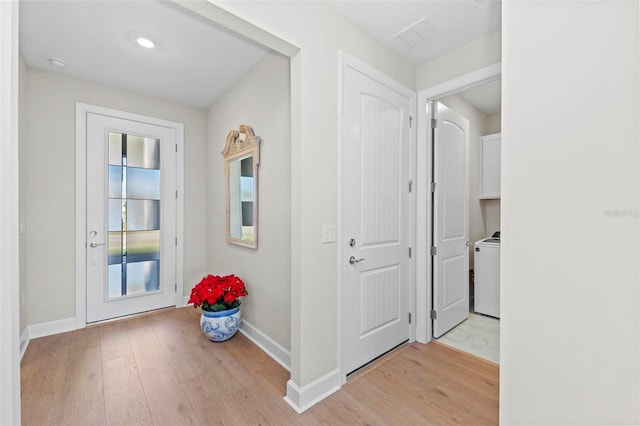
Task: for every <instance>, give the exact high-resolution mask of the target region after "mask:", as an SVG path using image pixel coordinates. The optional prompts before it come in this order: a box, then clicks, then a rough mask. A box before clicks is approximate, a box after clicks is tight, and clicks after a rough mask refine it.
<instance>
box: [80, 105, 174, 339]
mask: <svg viewBox="0 0 640 426" xmlns="http://www.w3.org/2000/svg"><path fill="white" fill-rule="evenodd" d="M90 112H91V113H95V114H101V115H107V116H112V117H117V118H122V119H125V120H133V121H141V122H146V123H150V124H155V125H158V126H164V127H169V128H173V129H175V132H176V144H177V147H178V152H177V165H176V173H177V175H176V185H177V188H178V200H177V211H176V228H177V237H178V240H177V247H176V248H177V250H176V284H177V291H176V293H175V298H176V299H175V304H176V306H182V305H183V304H184V302H183V300H184V297H183V253H184V250H183V249H184V196H183V194H184V125H183V124H182V123H177V122H173V121H168V120H162V119H158V118H153V117H147V116H143V115H140V114H133V113H129V112H124V111H118V110H114V109H110V108H104V107H100V106H95V105H89V104H84V103H79V102H78V103H76V257H75V259H76V260H75V261H76V265H75V266H76V316H75V322H76V328H84V327H85V326H86V325H87V320H86V318H87V287H86V278H87V268H86V247H85V244H86V241H85V235H86V233H87V220H86V201H87V197H86V193H87V164H86V163H87V160H86V159H87V113H90Z"/></svg>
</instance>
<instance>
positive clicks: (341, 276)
mask: <svg viewBox="0 0 640 426" xmlns="http://www.w3.org/2000/svg"><path fill="white" fill-rule="evenodd" d="M338 64H339V68H340V69H339V72H338V99H339V101H338V224H339V225H338V241H346V238H347V235H345V229H344V228H345V227H344V226H343V225H344V203H343V197H344V192H343V185H342V179H343V178H344V173H343V169H344V167H345V165H344V162H343V161H344V160H343V155H342V146H343V140H344V138H343V127H344V123H343V115H344V74H345V70H346V69H347V68H351V69H353V70H355V71H357V72H359V73H361V74H364V75H366V76H368V77H369V78H371V79H373V80H376V81H377V82H379V83H381V84H383V85H384V86H386V87H388V88H390V89H392V90H394V91H396V92H398V93H399V94H401V95H402V96H406V97H407V98H409V99H410V101H409V111H410V114H411V115H412V116H413V117H415V115H416V92H415V91H414V90H412V89H410V88H408V87H406V86H404V85H402V84H401V83H399V82H397V81H395V80H393V79H392V78H391V77H389V76H387V75H386V74H384V73H382V72H380V71H378V70H377V69H375V68H373V67H372V66H371V65H369V64H367V63H365V62H363V61H361V60H359V59H356V58H354V57H353V56H351V55H349V54H348V53H346V52H344V51H342V50H340V51H339V61H338ZM415 121H417V120H415ZM415 121H414V122H415ZM409 134H410V145H411V146H410V158H409V162H410V167H411V168H410V171H409V178H410V179H411V180H413V182H414V183H416V181H417V176H416V167H417V163H416V157H415V154H416V144H417V143H416V141H417V132H416V131H415V130H414V129H413V128H411V129H410V131H409ZM415 186H416V185H414V188H415ZM416 192H417V190H415V189H414V191H413V192H412V193H411V194H409V210H410V213H409V230H408V233H409V238H408V241H407V243H408V244H409V246H410V247H413V248H416V249H417V247H416V240H415V237H414V236H415V234H416V216H415V212H416V201H417V197H416V196H415V195H414V194H415V193H416ZM337 251H338V258H337V260H336V262H337V265H338V305H337V314H338V318H337V324H338V330H337V334H338V342H337V352H338V371H339V377H340V385H343V384H345V383H346V381H347V373H349V372H348V371H344V358H345V353H344V352H345V350H346V349H345V348H346V347H347V345H346V343H345V341H344V339H345V334H346V333H344V329H345V327H346V323H345V322H346V321H347V320H348V315H347V313H346V312H343V310H345V309H348V307H347V306H346V305H344V304H343V303H342V301H343V300H345V299H346V295H345V293H346V286H344V285H342V283H344V282H345V280H346V269H345V264H346V263H345V262H344V261H343V259H344V256H345V247H344V244H338V250H337ZM417 253H418V252H417V250H416V253H415V254H414V255H412V257H411V259H409V266H408V267H409V289H408V291H409V295H408V296H409V307H408V309H409V312H412V313H413V312H416V309H417V308H416V302H415V295H416V273H415V268H416V264H417V263H416V259H417V258H418V255H417ZM415 339H416V321H413V322H412V324H411V325H410V326H409V341H415Z"/></svg>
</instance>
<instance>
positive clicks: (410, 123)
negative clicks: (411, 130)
mask: <svg viewBox="0 0 640 426" xmlns="http://www.w3.org/2000/svg"><path fill="white" fill-rule="evenodd" d="M409 127H413V116H411V115H410V116H409Z"/></svg>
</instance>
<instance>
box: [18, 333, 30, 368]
mask: <svg viewBox="0 0 640 426" xmlns="http://www.w3.org/2000/svg"><path fill="white" fill-rule="evenodd" d="M30 341H31V339H29V327H25V328H24V331H23V332H22V334H21V335H20V361H22V357H23V356H24V353H25V352H26V351H27V346H29V342H30Z"/></svg>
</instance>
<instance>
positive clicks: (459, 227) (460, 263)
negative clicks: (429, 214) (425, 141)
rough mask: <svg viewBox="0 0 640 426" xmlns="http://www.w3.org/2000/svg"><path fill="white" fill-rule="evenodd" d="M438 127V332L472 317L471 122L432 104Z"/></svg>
mask: <svg viewBox="0 0 640 426" xmlns="http://www.w3.org/2000/svg"><path fill="white" fill-rule="evenodd" d="M431 110H432V114H433V115H432V116H433V117H434V118H435V119H436V120H435V121H434V122H435V123H436V125H435V127H434V128H433V136H432V144H433V148H432V149H433V178H434V182H435V190H434V191H433V203H432V205H433V247H434V249H432V250H433V251H432V259H433V269H432V270H433V311H432V319H433V336H434V337H436V338H437V337H440V336H442V335H443V334H444V333H446V332H447V331H449V330H450V329H451V328H453V327H455V326H456V325H457V324H459V323H461V322H462V321H464V320H465V319H467V318H468V317H469V250H468V244H469V171H468V170H469V120H467V119H466V118H464V117H463V116H461V115H460V114H458V113H456V112H455V111H452V110H451V109H449V108H447V107H446V106H445V105H443V104H441V103H440V102H432V103H431Z"/></svg>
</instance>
